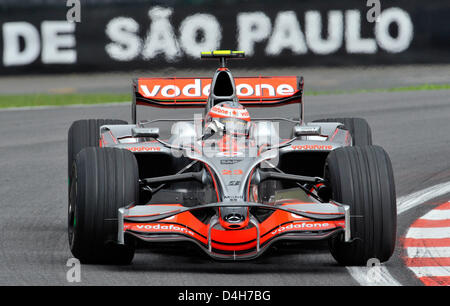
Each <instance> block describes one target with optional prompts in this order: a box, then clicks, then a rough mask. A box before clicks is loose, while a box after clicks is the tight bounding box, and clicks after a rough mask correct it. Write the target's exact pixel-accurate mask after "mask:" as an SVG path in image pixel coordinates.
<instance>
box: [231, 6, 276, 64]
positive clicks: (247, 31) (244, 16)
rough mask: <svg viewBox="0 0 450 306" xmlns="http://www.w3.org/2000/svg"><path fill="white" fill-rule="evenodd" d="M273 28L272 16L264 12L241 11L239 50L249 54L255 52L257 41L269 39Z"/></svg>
mask: <svg viewBox="0 0 450 306" xmlns="http://www.w3.org/2000/svg"><path fill="white" fill-rule="evenodd" d="M271 30H272V24H271V22H270V18H269V17H267V15H266V14H264V13H263V12H253V13H239V14H238V15H237V33H238V37H237V41H238V50H242V51H244V52H245V54H246V55H247V56H252V55H253V54H254V53H255V43H259V42H262V41H263V40H265V39H267V38H268V37H269V35H270V31H271Z"/></svg>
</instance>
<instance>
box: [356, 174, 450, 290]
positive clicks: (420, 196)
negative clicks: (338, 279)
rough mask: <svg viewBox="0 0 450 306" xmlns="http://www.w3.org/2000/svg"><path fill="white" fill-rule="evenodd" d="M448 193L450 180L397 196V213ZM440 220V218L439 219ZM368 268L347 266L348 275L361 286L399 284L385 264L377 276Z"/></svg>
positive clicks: (379, 269) (449, 191)
mask: <svg viewBox="0 0 450 306" xmlns="http://www.w3.org/2000/svg"><path fill="white" fill-rule="evenodd" d="M447 193H450V182H446V183H442V184H438V185H435V186H431V187H428V188H425V189H423V190H420V191H417V192H414V193H411V194H409V195H406V196H402V197H399V198H397V214H398V215H400V214H402V213H404V212H405V211H407V210H410V209H411V208H414V207H416V206H418V205H420V204H423V203H425V202H427V201H430V200H432V199H435V198H438V197H440V196H443V195H445V194H447ZM439 220H441V219H439ZM369 269H370V268H367V267H347V270H348V272H349V273H350V275H351V276H352V277H353V278H354V279H355V280H356V281H357V282H358V283H359V284H360V285H361V286H401V284H400V283H399V282H398V281H397V280H396V279H395V278H394V277H393V276H392V275H391V274H390V273H389V271H388V269H387V268H386V266H384V265H381V266H380V267H379V268H377V269H378V271H377V275H378V276H379V277H371V276H370V275H369V274H370V273H369V272H370V270H369Z"/></svg>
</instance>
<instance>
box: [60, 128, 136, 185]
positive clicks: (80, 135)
mask: <svg viewBox="0 0 450 306" xmlns="http://www.w3.org/2000/svg"><path fill="white" fill-rule="evenodd" d="M116 124H128V122H126V121H123V120H116V119H88V120H77V121H75V122H74V123H72V125H71V126H70V128H69V135H68V141H67V143H68V148H67V153H68V156H67V170H68V175H69V179H70V172H71V171H72V163H73V161H74V159H75V157H76V156H77V154H78V153H79V152H80V151H81V150H83V149H84V148H87V147H98V146H99V143H100V127H101V126H102V125H116ZM69 184H70V180H69Z"/></svg>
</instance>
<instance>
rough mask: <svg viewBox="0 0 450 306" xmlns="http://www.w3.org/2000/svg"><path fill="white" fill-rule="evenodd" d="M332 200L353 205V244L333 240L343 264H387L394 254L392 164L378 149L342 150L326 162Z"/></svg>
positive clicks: (381, 150) (335, 238)
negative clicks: (374, 259) (375, 262)
mask: <svg viewBox="0 0 450 306" xmlns="http://www.w3.org/2000/svg"><path fill="white" fill-rule="evenodd" d="M325 178H326V180H327V181H328V184H329V185H330V187H331V190H332V199H333V200H336V201H337V202H339V203H342V204H346V205H349V206H350V213H351V217H350V223H351V225H350V231H351V237H352V242H345V241H344V240H343V237H342V235H339V236H337V237H334V238H332V239H331V240H330V251H331V254H332V255H333V257H334V258H335V259H336V260H337V261H338V262H339V263H340V264H342V265H366V264H367V261H368V260H369V259H371V258H376V259H378V260H379V261H380V262H384V261H387V260H388V259H389V258H390V257H391V256H392V253H393V252H394V248H395V240H396V228H397V225H396V224H397V207H396V197H395V185H394V177H393V172H392V165H391V161H390V159H389V156H388V155H387V153H386V151H384V149H383V148H381V147H379V146H365V147H343V148H338V149H336V150H334V151H332V152H331V153H330V154H329V155H328V157H327V160H326V163H325Z"/></svg>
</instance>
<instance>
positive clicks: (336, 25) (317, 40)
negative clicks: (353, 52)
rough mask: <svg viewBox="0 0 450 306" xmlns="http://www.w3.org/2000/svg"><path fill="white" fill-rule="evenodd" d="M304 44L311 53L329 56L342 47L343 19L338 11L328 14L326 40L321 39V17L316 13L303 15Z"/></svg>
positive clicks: (311, 12)
mask: <svg viewBox="0 0 450 306" xmlns="http://www.w3.org/2000/svg"><path fill="white" fill-rule="evenodd" d="M305 32H306V42H307V43H308V47H309V49H310V50H311V51H313V52H314V53H317V54H330V53H333V52H336V51H337V50H339V48H341V47H342V40H343V36H344V18H343V16H342V12H340V11H330V12H328V38H327V39H322V37H321V34H320V33H321V32H322V17H321V15H320V12H318V11H310V12H306V14H305Z"/></svg>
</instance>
